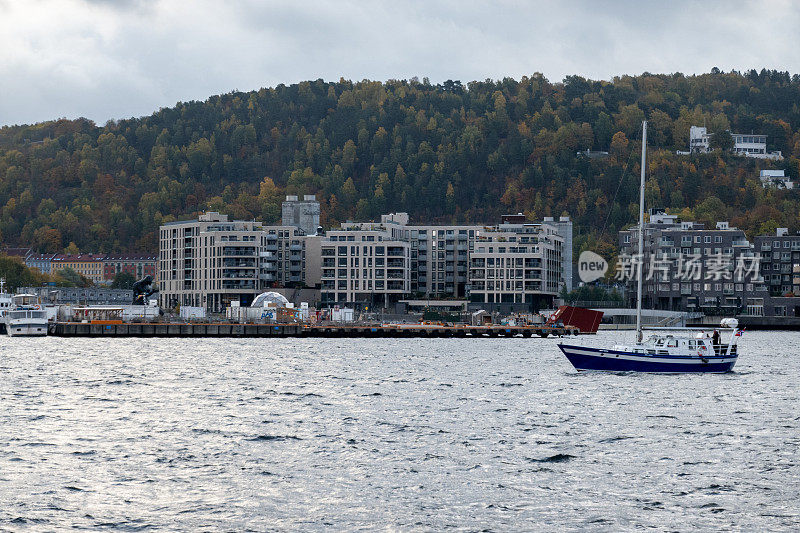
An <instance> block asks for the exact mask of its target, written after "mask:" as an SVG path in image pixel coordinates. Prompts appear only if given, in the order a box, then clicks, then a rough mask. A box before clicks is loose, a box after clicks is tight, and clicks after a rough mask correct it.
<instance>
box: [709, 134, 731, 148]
mask: <svg viewBox="0 0 800 533" xmlns="http://www.w3.org/2000/svg"><path fill="white" fill-rule="evenodd" d="M734 144H735V143H734V141H733V136H732V135H731V132H729V131H726V130H723V131H718V132H716V133H714V135H712V136H711V140H710V141H709V145H710V146H711V148H713V149H715V150H731V149H732V148H733V146H734Z"/></svg>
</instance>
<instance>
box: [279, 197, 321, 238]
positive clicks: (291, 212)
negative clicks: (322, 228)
mask: <svg viewBox="0 0 800 533" xmlns="http://www.w3.org/2000/svg"><path fill="white" fill-rule="evenodd" d="M319 212H320V211H319V202H318V201H317V198H316V196H315V195H313V194H306V195H305V196H303V199H302V200H299V199H298V197H297V196H291V195H290V196H287V197H286V201H285V202H283V204H281V224H282V225H283V226H294V227H296V228H299V229H301V230H303V234H304V235H316V233H317V228H318V227H319Z"/></svg>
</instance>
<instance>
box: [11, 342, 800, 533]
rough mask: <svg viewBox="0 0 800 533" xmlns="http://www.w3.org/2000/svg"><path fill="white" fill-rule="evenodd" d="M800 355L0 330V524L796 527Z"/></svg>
mask: <svg viewBox="0 0 800 533" xmlns="http://www.w3.org/2000/svg"><path fill="white" fill-rule="evenodd" d="M622 335H623V337H624V338H626V339H627V338H628V337H631V336H632V335H631V334H630V333H624V334H622ZM615 338H616V334H610V333H604V334H601V335H599V336H597V337H594V338H582V339H581V341H583V342H587V343H589V344H611V343H613V342H614V339H615ZM628 340H629V339H628ZM798 341H800V334H797V333H766V332H753V333H747V334H746V335H745V337H744V338H743V340H742V342H741V351H742V352H743V354H744V355H742V356H741V357H740V361H739V363H738V364H737V367H736V372H735V373H732V374H727V375H708V376H658V375H613V374H610V375H608V374H580V375H579V374H577V373H576V372H575V371H573V370H572V368H571V367H570V366H569V364H568V362H567V361H566V360H565V359H563V357H562V356H561V355H560V353H559V352H557V348H556V342H557V341H556V340H554V339H546V340H543V339H479V340H467V339H461V340H445V339H432V340H423V339H419V340H394V339H380V340H367V339H355V340H344V339H337V340H322V339H303V340H292V339H285V340H261V339H258V340H241V341H239V340H161V339H159V340H145V339H141V340H140V339H133V340H121V339H117V340H107V339H83V340H64V339H56V338H47V339H19V338H15V339H10V338H7V337H3V338H0V370H1V371H2V375H1V377H0V529H7V530H60V529H65V528H79V529H93V528H94V529H99V528H113V529H120V530H134V531H136V530H147V529H163V530H198V529H213V530H220V529H221V530H237V531H239V530H257V531H263V530H297V529H302V530H331V529H333V530H355V529H393V530H441V529H448V528H452V529H459V530H482V529H489V530H549V531H555V530H564V529H573V530H628V529H645V528H652V529H654V530H681V531H689V530H698V529H702V530H722V529H731V528H733V529H738V530H762V531H763V530H772V531H777V530H787V531H788V530H797V529H798V528H800V503H798V502H799V501H800V455H799V450H798V444H800V408H799V407H800V403H798V392H799V391H798V388H799V385H798V381H800V380H799V379H798V378H800V347H799V346H798V344H799V343H798Z"/></svg>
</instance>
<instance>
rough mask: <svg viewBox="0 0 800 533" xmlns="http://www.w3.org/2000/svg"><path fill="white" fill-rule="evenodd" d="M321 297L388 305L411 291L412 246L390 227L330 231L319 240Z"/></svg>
mask: <svg viewBox="0 0 800 533" xmlns="http://www.w3.org/2000/svg"><path fill="white" fill-rule="evenodd" d="M320 255H321V260H322V261H321V269H322V271H321V276H320V277H321V298H322V303H323V305H326V304H327V305H330V304H336V303H342V304H344V303H353V302H359V303H363V304H371V305H373V306H381V307H384V306H388V305H390V304H393V303H397V302H398V301H399V300H400V299H402V298H403V297H405V296H407V295H408V294H409V293H410V292H411V280H410V272H411V270H410V267H411V245H410V244H409V243H408V242H407V241H403V240H400V239H398V238H397V237H396V236H394V235H392V230H391V229H352V230H347V229H343V230H335V231H329V232H328V233H327V234H326V235H325V237H324V238H323V239H322V241H321V242H320Z"/></svg>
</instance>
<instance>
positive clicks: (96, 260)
mask: <svg viewBox="0 0 800 533" xmlns="http://www.w3.org/2000/svg"><path fill="white" fill-rule="evenodd" d="M105 258H106V256H105V255H104V254H78V255H69V254H56V255H55V256H54V257H53V258H52V259H51V266H50V269H51V271H52V272H53V273H57V272H58V271H59V270H64V269H65V268H70V269H72V270H74V271H75V272H77V273H78V274H80V275H81V276H83V277H85V278H86V279H88V280H90V281H91V282H92V283H102V282H103V261H104V260H105Z"/></svg>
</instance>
